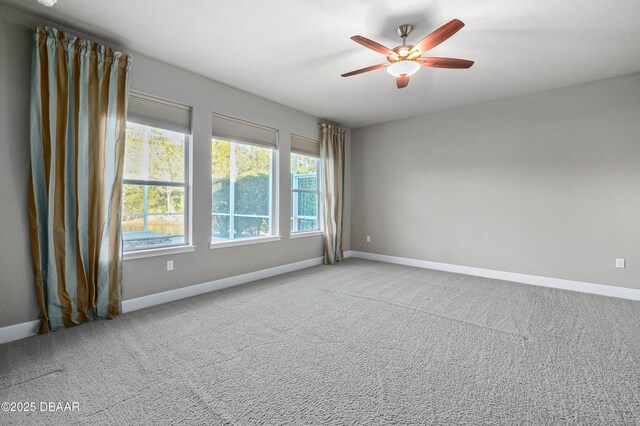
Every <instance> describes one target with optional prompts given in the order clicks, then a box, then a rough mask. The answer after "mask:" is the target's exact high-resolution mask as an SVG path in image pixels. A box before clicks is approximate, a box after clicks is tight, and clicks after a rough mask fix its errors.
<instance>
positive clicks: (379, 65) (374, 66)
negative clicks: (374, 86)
mask: <svg viewBox="0 0 640 426" xmlns="http://www.w3.org/2000/svg"><path fill="white" fill-rule="evenodd" d="M388 65H389V62H387V63H385V64H378V65H372V66H370V67H366V68H360V69H359V70H355V71H351V72H348V73H344V74H342V76H343V77H351V76H352V75H358V74H362V73H365V72H369V71H374V70H377V69H380V68H384V67H386V66H388Z"/></svg>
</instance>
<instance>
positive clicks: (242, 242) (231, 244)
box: [209, 235, 282, 250]
mask: <svg viewBox="0 0 640 426" xmlns="http://www.w3.org/2000/svg"><path fill="white" fill-rule="evenodd" d="M281 239H282V237H281V236H280V235H271V236H269V237H257V238H243V239H241V240H229V241H218V242H215V243H210V244H209V248H210V249H211V250H213V249H219V248H225V247H234V246H245V245H249V244H259V243H271V242H274V241H280V240H281Z"/></svg>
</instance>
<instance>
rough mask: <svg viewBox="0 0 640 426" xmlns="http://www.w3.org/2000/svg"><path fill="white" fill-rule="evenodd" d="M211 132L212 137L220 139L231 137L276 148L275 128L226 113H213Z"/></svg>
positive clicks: (234, 139) (276, 134) (251, 143)
mask: <svg viewBox="0 0 640 426" xmlns="http://www.w3.org/2000/svg"><path fill="white" fill-rule="evenodd" d="M212 132H213V133H212V134H213V136H214V137H218V138H221V139H231V140H233V141H237V142H244V143H248V144H250V145H258V146H263V147H266V148H272V149H277V148H278V131H277V130H276V129H273V128H271V127H267V126H263V125H261V124H256V123H252V122H251V121H246V120H241V119H239V118H235V117H229V116H228V115H223V114H218V113H215V112H214V113H213V129H212Z"/></svg>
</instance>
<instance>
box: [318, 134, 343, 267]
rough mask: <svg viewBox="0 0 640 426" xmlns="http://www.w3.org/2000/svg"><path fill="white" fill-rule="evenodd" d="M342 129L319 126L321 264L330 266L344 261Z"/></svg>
mask: <svg viewBox="0 0 640 426" xmlns="http://www.w3.org/2000/svg"><path fill="white" fill-rule="evenodd" d="M345 133H346V131H345V129H342V128H340V127H337V126H334V125H331V124H326V123H321V124H320V163H321V167H322V177H323V179H322V181H323V192H324V203H322V223H323V225H324V231H323V240H324V263H325V264H327V265H332V264H334V263H336V262H338V261H340V260H342V259H343V258H344V252H343V249H342V226H343V216H344V174H345Z"/></svg>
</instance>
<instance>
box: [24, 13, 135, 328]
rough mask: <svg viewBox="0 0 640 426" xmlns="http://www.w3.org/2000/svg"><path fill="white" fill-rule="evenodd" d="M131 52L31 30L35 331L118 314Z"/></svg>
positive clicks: (52, 30) (52, 31)
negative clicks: (37, 324)
mask: <svg viewBox="0 0 640 426" xmlns="http://www.w3.org/2000/svg"><path fill="white" fill-rule="evenodd" d="M130 65H131V58H130V56H129V55H127V54H123V53H120V52H114V51H113V50H112V49H110V48H108V47H106V46H103V45H100V44H97V43H94V42H90V41H86V40H81V39H79V38H77V37H74V36H71V35H69V34H67V33H64V32H62V31H58V30H56V29H55V28H50V27H43V26H38V28H37V29H36V31H35V33H34V49H33V63H32V76H31V188H30V200H29V217H30V223H31V252H32V259H33V269H34V275H35V285H36V294H37V298H38V305H39V307H40V311H41V318H42V326H41V328H40V332H41V333H46V332H47V331H49V330H55V329H59V328H64V327H71V326H74V325H77V324H79V323H83V322H87V321H91V320H95V319H101V318H111V317H113V316H115V315H117V314H118V313H120V305H121V294H122V288H121V276H122V255H121V253H122V249H121V247H122V241H121V240H122V237H121V231H120V200H121V196H122V194H121V187H122V185H121V184H122V169H123V162H124V143H125V127H126V109H127V92H128V86H129V70H130Z"/></svg>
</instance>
